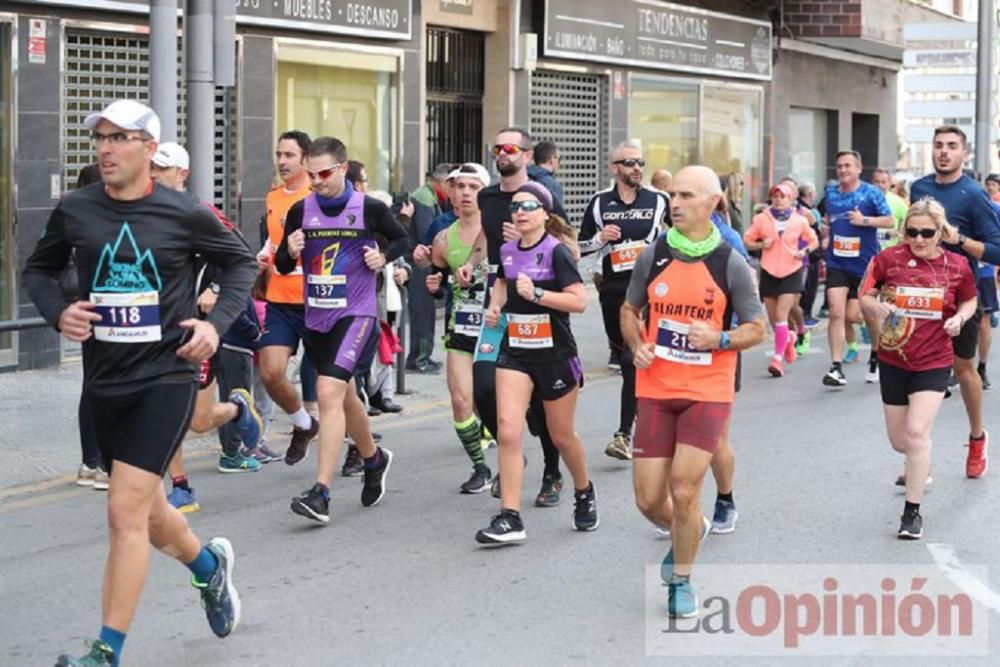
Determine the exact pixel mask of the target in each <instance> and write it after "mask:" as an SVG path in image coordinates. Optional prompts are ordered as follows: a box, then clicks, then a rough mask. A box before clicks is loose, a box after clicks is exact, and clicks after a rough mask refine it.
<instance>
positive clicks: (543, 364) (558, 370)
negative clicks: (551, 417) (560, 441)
mask: <svg viewBox="0 0 1000 667" xmlns="http://www.w3.org/2000/svg"><path fill="white" fill-rule="evenodd" d="M500 369H506V370H509V371H517V372H519V373H524V374H525V375H527V376H528V377H530V378H531V381H532V383H534V385H535V389H534V391H535V394H536V395H537V396H538V397H539V398H541V399H542V400H543V401H557V400H559V399H560V398H562V397H563V396H565V395H566V394H568V393H569V392H571V391H573V389H574V388H576V387H582V386H583V366H581V365H580V358H579V357H573V358H571V359H557V360H555V361H530V360H524V359H520V358H518V357H514V356H511V355H509V354H506V353H505V352H503V351H501V352H500V356H499V357H498V358H497V370H500Z"/></svg>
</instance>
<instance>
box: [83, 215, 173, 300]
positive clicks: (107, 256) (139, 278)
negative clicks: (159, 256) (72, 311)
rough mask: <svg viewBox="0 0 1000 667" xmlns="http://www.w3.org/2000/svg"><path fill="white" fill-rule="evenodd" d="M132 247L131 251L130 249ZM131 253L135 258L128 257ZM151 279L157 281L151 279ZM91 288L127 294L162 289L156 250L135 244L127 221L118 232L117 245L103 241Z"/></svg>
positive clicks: (97, 290) (98, 290) (96, 290)
mask: <svg viewBox="0 0 1000 667" xmlns="http://www.w3.org/2000/svg"><path fill="white" fill-rule="evenodd" d="M125 241H128V246H126V247H124V248H123V247H122V246H123V244H124V243H125ZM129 249H131V253H129V252H128V251H129ZM122 251H124V252H122ZM129 254H131V256H132V257H134V258H135V259H134V260H131V261H129V260H127V259H126V257H127V256H128V255H129ZM151 279H152V280H153V281H155V284H154V282H151V281H150V280H151ZM91 287H92V289H93V291H95V292H126V293H131V292H159V291H160V290H161V289H163V281H162V280H160V272H159V271H158V270H157V268H156V260H155V259H153V251H152V250H151V249H150V250H146V251H145V252H142V251H140V250H139V244H138V243H136V241H135V237H134V236H133V235H132V230H131V229H129V226H128V223H127V222H126V223H123V224H122V231H121V232H120V233H119V234H118V239H117V240H116V241H115V244H114V246H112V245H111V244H110V243H105V244H104V248H103V249H102V250H101V258H100V259H99V260H98V262H97V271H95V272H94V282H93V284H92V286H91Z"/></svg>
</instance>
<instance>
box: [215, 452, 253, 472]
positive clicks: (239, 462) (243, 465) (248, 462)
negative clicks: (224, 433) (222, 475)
mask: <svg viewBox="0 0 1000 667" xmlns="http://www.w3.org/2000/svg"><path fill="white" fill-rule="evenodd" d="M258 470H260V461H258V460H257V459H255V458H254V457H252V456H243V455H242V454H236V455H235V456H226V455H225V454H223V455H222V456H220V457H219V472H257V471H258Z"/></svg>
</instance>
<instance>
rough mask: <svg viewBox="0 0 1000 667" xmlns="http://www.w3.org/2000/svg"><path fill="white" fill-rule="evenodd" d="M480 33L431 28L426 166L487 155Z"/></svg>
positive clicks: (482, 39)
mask: <svg viewBox="0 0 1000 667" xmlns="http://www.w3.org/2000/svg"><path fill="white" fill-rule="evenodd" d="M484 45H485V41H484V37H483V35H482V33H477V32H466V31H461V30H446V29H444V28H428V29H427V166H428V169H433V168H434V165H436V164H439V163H441V162H479V161H482V159H483V77H484V72H483V67H484V53H485V51H484V49H485V46H484Z"/></svg>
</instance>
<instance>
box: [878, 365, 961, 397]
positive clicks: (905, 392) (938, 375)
mask: <svg viewBox="0 0 1000 667" xmlns="http://www.w3.org/2000/svg"><path fill="white" fill-rule="evenodd" d="M949 377H951V367H950V366H949V367H948V368H932V369H930V370H926V371H908V370H904V369H902V368H899V367H898V366H893V365H892V364H887V363H885V362H884V361H879V362H878V384H879V389H880V390H881V391H882V402H883V403H885V404H886V405H909V404H910V394H915V393H917V392H918V391H935V392H938V393H940V394H943V393H944V392H945V390H946V389H948V378H949Z"/></svg>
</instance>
